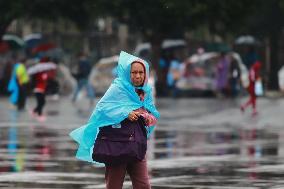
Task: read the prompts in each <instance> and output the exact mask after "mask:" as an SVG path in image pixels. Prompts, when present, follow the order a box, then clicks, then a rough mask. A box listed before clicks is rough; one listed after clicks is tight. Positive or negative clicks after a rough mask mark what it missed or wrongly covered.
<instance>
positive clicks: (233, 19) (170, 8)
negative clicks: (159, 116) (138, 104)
mask: <svg viewBox="0 0 284 189" xmlns="http://www.w3.org/2000/svg"><path fill="white" fill-rule="evenodd" d="M249 2H250V1H249V0H239V1H234V0H228V1H223V0H214V1H211V0H203V1H198V0H190V1H189V0H179V1H172V0H155V1H152V0H144V1H135V0H115V1H108V2H107V3H103V5H102V6H101V7H104V10H106V12H108V13H109V14H111V15H112V16H114V17H115V18H118V19H119V20H120V21H121V22H124V23H127V24H128V25H129V26H130V27H131V28H132V30H133V31H139V32H140V33H142V34H143V36H144V38H145V39H146V40H147V41H150V42H151V45H152V51H153V57H152V62H153V67H154V69H155V70H156V72H157V76H158V78H157V79H158V81H157V83H158V85H159V87H161V88H166V76H167V72H168V69H164V70H162V68H161V67H159V64H158V62H159V58H160V55H161V48H160V47H161V42H162V41H163V39H165V38H182V37H183V34H184V32H185V31H187V30H194V29H195V28H197V27H198V26H201V25H209V29H210V31H211V32H212V33H216V34H220V35H222V36H224V35H225V34H227V33H230V32H236V31H237V29H239V25H240V24H241V23H242V22H243V21H244V18H246V16H247V14H248V13H249V11H250V5H251V3H249ZM108 10H109V11H108ZM240 12H241V13H242V14H240ZM158 92H159V91H158Z"/></svg>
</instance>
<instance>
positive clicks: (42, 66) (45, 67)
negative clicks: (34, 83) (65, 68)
mask: <svg viewBox="0 0 284 189" xmlns="http://www.w3.org/2000/svg"><path fill="white" fill-rule="evenodd" d="M56 67H57V66H56V64H54V63H53V62H46V63H38V64H36V65H34V66H32V67H29V68H28V70H27V72H28V74H29V75H33V74H36V73H40V72H44V71H50V70H55V69H56Z"/></svg>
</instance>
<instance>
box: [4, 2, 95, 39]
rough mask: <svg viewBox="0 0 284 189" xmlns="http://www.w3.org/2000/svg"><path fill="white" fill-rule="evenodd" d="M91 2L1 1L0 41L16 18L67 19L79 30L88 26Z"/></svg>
mask: <svg viewBox="0 0 284 189" xmlns="http://www.w3.org/2000/svg"><path fill="white" fill-rule="evenodd" d="M90 2H92V3H93V2H94V1H91V0H44V1H43V0H33V1H29V0H12V1H8V0H1V1H0V12H1V17H0V39H2V36H3V35H4V34H5V32H6V30H7V28H8V26H9V25H10V24H11V22H12V21H13V20H15V19H18V18H27V19H31V18H39V19H46V20H57V19H58V18H64V19H69V20H71V21H73V22H74V23H75V24H76V25H77V26H78V27H79V28H81V29H83V28H85V27H87V26H88V23H89V21H90V19H91V18H92V17H91V16H90V13H91V12H92V11H94V10H91V9H92V8H93V7H91V6H90V5H91V3H90Z"/></svg>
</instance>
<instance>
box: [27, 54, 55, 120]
mask: <svg viewBox="0 0 284 189" xmlns="http://www.w3.org/2000/svg"><path fill="white" fill-rule="evenodd" d="M55 68H56V65H55V64H53V63H49V57H43V58H42V59H41V60H40V62H39V64H37V65H35V66H33V67H31V68H29V70H28V73H29V74H33V75H34V76H33V77H34V80H35V87H34V93H35V97H36V102H37V105H36V107H35V108H34V109H33V111H32V115H33V116H36V117H37V119H38V120H39V121H45V120H46V117H45V116H44V115H42V111H43V108H44V105H45V93H46V88H47V82H48V80H49V79H50V78H53V77H54V76H55Z"/></svg>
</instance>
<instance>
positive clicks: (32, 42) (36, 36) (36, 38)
mask: <svg viewBox="0 0 284 189" xmlns="http://www.w3.org/2000/svg"><path fill="white" fill-rule="evenodd" d="M24 41H25V44H26V48H33V47H35V46H37V45H39V44H40V43H41V41H42V35H41V34H40V33H32V34H29V35H26V36H25V37H24Z"/></svg>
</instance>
